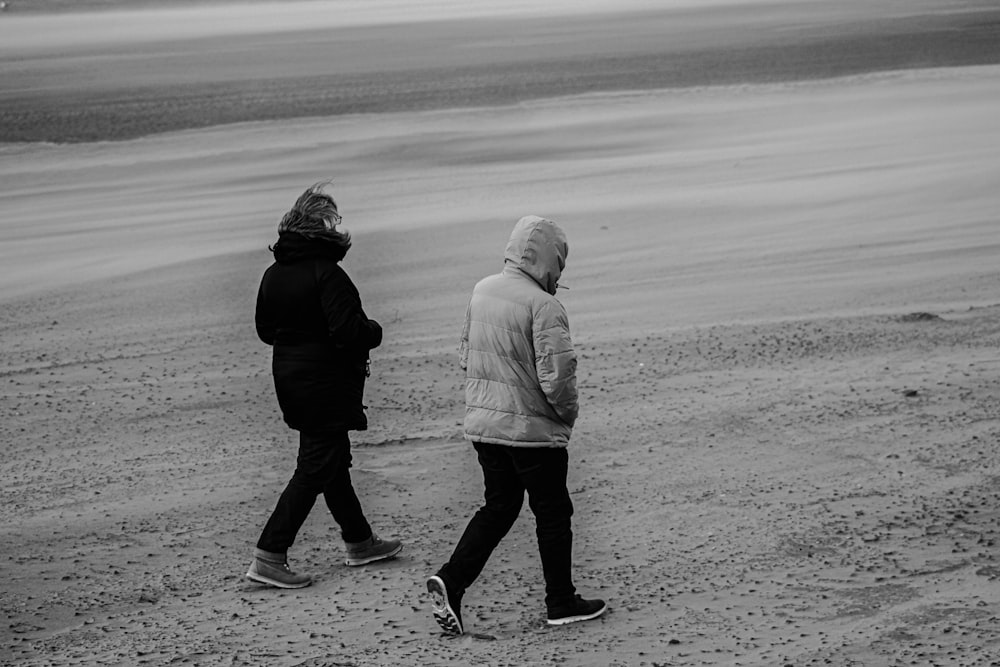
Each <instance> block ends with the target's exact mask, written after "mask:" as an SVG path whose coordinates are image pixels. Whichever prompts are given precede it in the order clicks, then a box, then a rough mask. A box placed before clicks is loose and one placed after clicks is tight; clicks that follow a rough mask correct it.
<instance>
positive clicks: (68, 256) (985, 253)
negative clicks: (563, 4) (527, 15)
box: [0, 2, 1000, 667]
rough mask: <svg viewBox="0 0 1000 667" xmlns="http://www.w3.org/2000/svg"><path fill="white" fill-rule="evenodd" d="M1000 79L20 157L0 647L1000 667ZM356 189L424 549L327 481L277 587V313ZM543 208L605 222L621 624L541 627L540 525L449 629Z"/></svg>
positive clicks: (896, 82) (412, 508) (595, 271)
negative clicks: (310, 580) (482, 355)
mask: <svg viewBox="0 0 1000 667" xmlns="http://www.w3.org/2000/svg"><path fill="white" fill-rule="evenodd" d="M806 4H808V3H806ZM786 5H787V7H788V8H789V12H791V11H792V8H793V7H797V6H798V4H797V3H794V2H788V3H786ZM890 5H891V6H897V5H894V4H893V3H889V2H885V3H882V4H881V5H879V6H883V7H888V6H890ZM781 6H783V5H774V7H781ZM717 20H720V21H722V20H723V19H722V18H718V19H717ZM998 95H1000V67H997V66H984V67H965V68H943V69H924V70H912V71H907V72H885V73H874V74H870V75H864V76H856V77H850V78H839V79H832V80H823V81H812V82H797V83H794V82H789V83H776V84H770V85H733V86H715V87H701V88H688V89H683V90H682V89H671V90H658V91H655V90H645V91H631V92H615V93H600V94H592V95H585V96H580V97H572V98H560V99H549V100H539V101H533V102H523V103H520V104H514V105H509V106H495V107H484V108H478V109H465V110H462V109H451V110H439V111H425V112H399V113H384V114H366V115H349V116H343V117H339V118H314V119H299V120H284V121H262V122H254V123H246V124H241V125H227V126H221V127H216V128H208V129H201V130H189V131H181V132H176V133H169V134H162V135H157V136H149V137H145V138H139V139H134V140H129V141H123V142H97V143H81V144H74V145H54V144H6V145H0V212H2V219H0V262H2V264H3V266H4V270H3V273H2V278H0V340H2V356H0V378H2V380H0V414H2V415H3V419H2V421H0V444H2V454H3V458H2V461H0V493H2V494H3V495H2V498H3V501H4V502H3V503H2V505H0V507H2V509H0V512H2V524H0V525H2V529H0V530H2V531H3V534H2V536H0V545H2V546H0V564H2V572H3V576H4V579H5V584H4V586H3V587H2V590H0V609H2V611H3V613H4V616H5V620H4V622H3V626H2V627H0V664H4V665H7V664H10V665H90V664H120V665H137V664H146V665H161V664H195V665H217V664H223V665H228V664H232V665H244V664H245V665H257V664H273V665H311V666H316V667H318V666H320V665H357V666H363V665H443V664H459V665H556V664H560V665H594V666H597V665H601V666H603V665H628V666H631V665H647V666H653V665H795V666H796V667H798V666H800V665H845V666H846V665H855V666H857V665H867V666H872V665H932V664H938V665H989V664H997V662H998V661H1000V634H998V633H997V627H998V625H1000V556H998V546H997V541H998V539H1000V524H998V518H1000V516H998V514H1000V512H998V506H1000V489H998V485H997V480H1000V455H998V450H997V444H998V436H1000V421H998V420H1000V402H998V398H1000V386H998V371H1000V352H998V349H1000V297H998V287H1000V271H998V269H997V255H998V249H1000V226H998V224H1000V221H998V220H997V211H998V210H1000V190H998V189H997V187H996V174H997V165H998V164H1000V141H998V139H1000V117H998V116H997V114H996V113H995V107H996V101H997V98H998ZM325 177H332V178H334V180H335V181H336V183H337V193H338V201H339V202H340V204H341V209H342V212H343V213H344V214H345V225H346V226H347V227H348V228H350V229H351V230H352V232H353V233H354V237H355V247H354V248H353V249H352V250H351V252H350V254H349V255H348V257H347V259H346V260H345V263H344V265H345V267H346V269H347V270H348V272H349V273H350V274H351V275H352V276H353V277H354V279H355V282H356V283H357V284H358V286H359V288H360V290H361V293H362V297H363V299H364V301H365V304H366V307H367V309H368V311H369V314H370V315H371V316H373V317H375V318H376V319H378V320H379V321H380V322H382V324H383V326H384V327H385V330H386V342H385V344H384V345H383V347H381V348H379V349H378V350H376V351H375V354H374V365H373V374H372V378H371V382H370V385H369V388H368V391H367V402H368V404H369V406H370V409H369V413H370V422H371V429H370V430H369V431H367V432H363V433H357V434H355V442H356V447H355V469H354V478H355V482H356V485H357V487H358V490H359V494H360V495H361V497H362V500H363V504H364V505H365V507H366V510H367V512H368V514H369V518H370V519H371V520H372V522H373V524H374V525H375V526H376V528H377V530H379V531H380V532H381V533H382V534H384V535H387V536H396V537H400V538H402V539H403V540H404V541H405V543H406V547H405V550H404V551H403V553H402V554H401V556H400V557H399V558H398V559H396V560H394V561H391V562H387V563H384V564H380V565H373V566H368V567H365V568H360V569H353V568H347V567H345V566H344V565H343V564H342V560H341V559H342V546H341V544H340V543H339V539H338V533H337V530H336V528H335V526H334V524H333V522H332V520H331V519H330V517H329V516H328V515H327V514H326V513H325V512H324V511H321V509H322V504H321V503H320V504H319V506H317V508H316V509H315V510H314V512H313V514H312V516H311V517H310V518H309V520H308V521H307V523H306V525H305V527H304V528H303V531H302V533H301V534H300V537H299V540H298V541H297V543H296V545H295V546H294V547H293V549H292V551H291V558H292V560H293V563H294V564H295V565H296V566H297V567H299V568H300V569H302V570H304V571H308V572H310V573H312V574H313V575H314V576H315V578H316V581H315V583H314V585H313V586H311V587H310V588H306V589H303V590H300V591H295V592H279V591H275V590H272V589H267V588H263V587H260V586H256V585H253V584H251V583H249V582H247V581H245V580H244V579H243V576H242V575H243V572H244V571H245V568H246V565H247V564H248V556H249V554H250V550H251V548H252V546H253V543H254V541H255V540H256V538H257V535H258V531H259V529H260V527H261V526H262V525H263V522H264V521H265V519H266V517H267V515H268V513H269V512H270V510H271V508H272V506H273V503H274V501H275V499H276V498H277V495H278V494H279V492H280V490H281V488H282V487H283V485H284V483H285V481H286V480H287V477H288V476H289V475H290V474H291V468H292V462H293V454H294V448H295V441H294V435H293V434H292V433H291V432H290V431H288V430H287V429H286V428H285V427H284V426H283V424H282V423H281V421H280V417H279V415H278V412H277V407H276V404H275V401H274V397H273V392H272V388H271V382H270V376H269V349H268V348H267V347H266V346H264V345H263V344H262V343H260V342H259V341H257V340H256V338H255V335H254V332H253V325H252V314H253V313H252V311H253V297H254V294H255V291H256V287H257V281H258V280H259V277H260V274H261V272H262V271H263V270H264V268H265V267H266V266H267V264H268V262H269V261H270V256H269V253H268V252H267V250H266V246H267V245H268V244H269V243H271V242H273V240H274V226H275V224H276V222H277V219H278V218H279V217H280V215H281V213H282V212H283V211H284V210H285V209H286V208H287V206H288V205H289V204H290V203H291V201H292V200H293V199H294V197H295V196H297V194H298V193H299V192H300V191H301V190H302V189H303V188H304V187H305V186H306V185H308V184H309V183H311V182H313V181H316V180H320V179H322V178H325ZM528 213H536V214H540V215H545V216H549V217H551V218H553V219H555V220H557V221H559V222H560V223H561V224H562V225H563V226H564V227H565V229H566V230H567V232H568V235H569V239H570V246H571V253H570V257H569V265H568V268H567V272H566V274H565V281H566V282H567V283H568V284H569V285H570V288H571V289H570V290H569V291H568V292H564V293H562V294H561V298H562V299H563V301H564V303H565V304H566V306H567V309H568V311H569V313H570V318H571V324H572V326H573V330H574V339H575V341H576V344H577V347H578V352H579V356H580V370H579V372H580V375H579V384H580V389H581V403H582V416H581V419H580V422H579V424H578V427H577V429H576V431H575V433H574V437H573V442H572V444H571V479H570V488H571V491H572V494H573V499H574V503H575V506H576V517H575V534H576V538H575V552H576V577H577V584H578V586H579V587H580V589H581V591H582V592H584V593H585V594H589V595H599V596H601V597H604V598H605V599H607V600H608V602H609V603H610V606H611V611H610V612H609V613H608V614H607V615H606V616H605V617H604V618H602V619H601V620H599V621H595V622H592V623H585V624H580V625H578V626H570V627H566V628H560V629H550V628H548V627H547V626H546V625H545V624H544V616H543V612H544V609H543V604H542V597H543V591H542V584H541V571H540V566H539V563H538V558H537V551H536V548H535V545H534V537H533V521H532V518H531V515H530V512H528V511H527V509H526V510H525V512H524V514H523V516H522V517H521V519H520V520H519V521H518V523H517V524H516V525H515V527H514V529H513V531H512V533H511V534H510V535H509V536H508V538H507V539H506V540H505V541H504V542H503V543H502V544H501V546H500V548H499V549H498V550H497V551H496V553H495V554H494V557H493V559H492V560H491V561H490V563H489V565H488V566H487V570H486V572H485V573H484V574H483V576H482V578H481V579H480V581H478V582H477V583H476V585H475V586H474V587H473V588H472V589H470V591H469V592H468V594H467V596H466V598H465V608H464V613H465V619H466V625H467V629H468V630H469V631H470V634H469V635H466V636H464V637H461V638H457V639H446V638H443V637H442V636H441V635H440V633H439V631H438V629H437V626H436V625H435V624H434V623H433V621H432V619H431V617H430V614H429V609H428V605H427V602H426V600H425V599H424V597H425V596H424V593H423V590H424V589H423V582H424V579H425V577H426V576H427V575H429V574H431V573H432V572H433V571H434V570H435V569H436V567H437V566H438V565H439V564H440V563H441V562H442V560H443V559H445V558H447V556H448V554H449V552H450V549H451V548H452V546H453V545H454V543H455V541H456V540H457V538H458V536H459V534H460V532H461V530H462V529H463V527H464V524H465V521H466V520H467V518H468V517H469V516H470V515H471V513H472V512H473V511H474V510H475V509H476V507H477V506H478V503H479V498H480V494H481V481H480V476H479V471H478V467H477V464H476V462H475V459H474V456H473V452H472V449H471V447H469V445H468V444H467V443H465V442H464V441H463V440H462V439H461V427H460V424H461V419H462V412H463V406H462V381H463V380H462V376H461V372H460V370H459V369H458V367H457V363H456V343H457V336H458V328H459V326H460V322H461V317H462V313H463V312H464V307H465V301H466V299H467V297H468V293H469V290H470V289H471V287H472V285H473V284H474V283H475V281H476V280H477V279H478V278H480V277H482V276H483V275H485V274H486V273H490V272H493V271H496V270H499V268H500V260H501V256H502V249H503V244H504V242H505V240H506V237H507V234H508V233H509V230H510V228H511V227H512V225H513V223H514V222H515V221H516V219H517V218H518V217H520V216H521V215H524V214H528Z"/></svg>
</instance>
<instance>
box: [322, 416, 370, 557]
mask: <svg viewBox="0 0 1000 667" xmlns="http://www.w3.org/2000/svg"><path fill="white" fill-rule="evenodd" d="M329 437H330V442H331V447H332V448H333V449H334V450H335V451H334V456H332V457H331V470H330V476H329V478H328V479H327V482H326V484H325V486H324V487H323V499H324V500H325V501H326V506H327V508H328V509H329V510H330V514H331V515H332V516H333V520H334V521H336V522H337V525H338V526H340V535H341V537H342V538H343V539H344V541H345V542H362V541H364V540H367V539H368V538H369V537H371V536H372V528H371V526H370V525H369V524H368V520H367V519H366V518H365V513H364V511H363V510H362V509H361V501H359V500H358V496H357V494H356V493H355V491H354V485H353V484H352V483H351V441H350V437H349V436H348V433H347V431H339V432H335V433H330V434H329Z"/></svg>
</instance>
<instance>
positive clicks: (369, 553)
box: [346, 533, 403, 567]
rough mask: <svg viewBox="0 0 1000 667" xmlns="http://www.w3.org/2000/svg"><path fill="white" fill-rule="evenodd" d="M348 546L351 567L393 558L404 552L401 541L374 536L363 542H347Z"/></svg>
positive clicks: (348, 558)
mask: <svg viewBox="0 0 1000 667" xmlns="http://www.w3.org/2000/svg"><path fill="white" fill-rule="evenodd" d="M346 544H347V561H346V562H347V564H348V565H350V566H351V567H357V566H358V565H367V564H368V563H374V562H375V561H377V560H385V559H386V558H393V557H394V556H395V555H396V554H398V553H399V552H400V551H402V550H403V543H402V542H400V541H399V540H383V539H381V538H380V537H379V536H378V535H375V534H374V533H373V534H372V536H371V537H369V538H368V539H367V540H364V541H363V542H346Z"/></svg>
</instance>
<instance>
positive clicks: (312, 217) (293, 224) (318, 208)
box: [278, 181, 351, 251]
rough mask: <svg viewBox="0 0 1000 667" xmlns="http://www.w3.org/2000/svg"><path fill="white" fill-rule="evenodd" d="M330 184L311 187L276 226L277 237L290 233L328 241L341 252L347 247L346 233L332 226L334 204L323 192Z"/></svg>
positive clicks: (347, 238) (347, 235) (321, 183)
mask: <svg viewBox="0 0 1000 667" xmlns="http://www.w3.org/2000/svg"><path fill="white" fill-rule="evenodd" d="M330 185H333V183H332V182H330V181H323V182H320V183H316V184H314V185H312V186H311V187H310V188H309V189H308V190H306V191H305V192H303V193H302V195H301V196H300V197H299V198H298V199H297V200H296V201H295V205H294V206H292V210H290V211H289V212H288V213H286V214H285V215H284V217H283V218H281V222H280V223H278V235H279V236H280V235H281V234H283V233H285V232H294V233H296V234H301V235H302V236H305V237H307V238H311V239H323V240H325V241H332V242H334V243H336V244H337V245H339V246H340V247H342V248H343V249H344V250H345V251H346V250H347V249H349V248H350V247H351V234H350V232H347V231H346V230H345V231H339V230H337V229H336V225H335V222H334V220H335V217H336V216H335V214H336V213H337V202H335V201H334V200H333V197H331V196H330V195H328V194H326V193H325V192H324V191H323V190H324V189H325V188H326V187H327V186H330Z"/></svg>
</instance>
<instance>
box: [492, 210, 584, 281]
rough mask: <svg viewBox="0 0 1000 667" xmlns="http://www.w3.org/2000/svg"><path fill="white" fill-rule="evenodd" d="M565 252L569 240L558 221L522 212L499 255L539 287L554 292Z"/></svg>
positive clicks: (563, 262) (567, 250)
mask: <svg viewBox="0 0 1000 667" xmlns="http://www.w3.org/2000/svg"><path fill="white" fill-rule="evenodd" d="M568 255H569V244H568V243H567V242H566V234H565V233H564V232H563V230H562V229H560V228H559V225H557V224H556V223H554V222H552V221H551V220H546V219H545V218H540V217H538V216H537V215H526V216H525V217H523V218H521V219H520V220H518V221H517V224H516V225H514V231H512V232H511V233H510V240H509V241H507V249H506V250H504V255H503V258H504V263H505V264H506V265H509V266H514V267H516V268H518V269H520V270H521V272H522V273H525V274H527V275H528V276H530V277H531V278H532V279H533V280H534V281H535V282H536V283H538V284H539V286H541V288H542V289H543V290H545V291H546V292H548V293H549V294H555V293H556V285H557V283H558V282H559V277H560V276H561V275H562V271H563V267H565V266H566V257H567V256H568Z"/></svg>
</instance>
